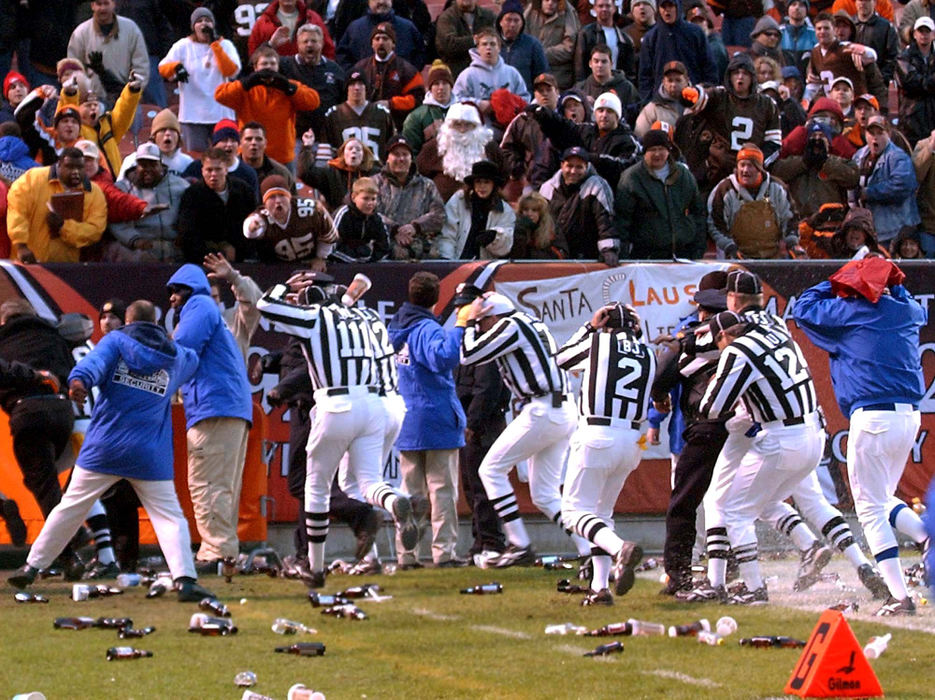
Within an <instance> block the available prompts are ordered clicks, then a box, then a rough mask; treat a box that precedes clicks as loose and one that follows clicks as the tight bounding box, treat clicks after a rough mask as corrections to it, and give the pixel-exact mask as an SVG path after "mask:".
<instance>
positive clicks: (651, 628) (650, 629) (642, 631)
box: [627, 617, 666, 637]
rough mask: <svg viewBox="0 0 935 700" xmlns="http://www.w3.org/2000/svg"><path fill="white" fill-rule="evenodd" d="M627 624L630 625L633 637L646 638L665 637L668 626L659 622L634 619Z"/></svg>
mask: <svg viewBox="0 0 935 700" xmlns="http://www.w3.org/2000/svg"><path fill="white" fill-rule="evenodd" d="M627 622H629V623H630V629H631V630H632V633H631V634H633V635H642V636H644V637H664V636H665V635H666V626H665V625H663V624H661V623H659V622H646V621H645V620H634V619H633V618H632V617H631V618H630V619H629V620H627Z"/></svg>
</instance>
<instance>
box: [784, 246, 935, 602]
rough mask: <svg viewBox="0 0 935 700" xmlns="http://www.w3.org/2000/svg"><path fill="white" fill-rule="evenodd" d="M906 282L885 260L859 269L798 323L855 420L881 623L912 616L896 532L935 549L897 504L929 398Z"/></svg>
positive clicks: (853, 474)
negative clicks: (884, 593) (882, 588)
mask: <svg viewBox="0 0 935 700" xmlns="http://www.w3.org/2000/svg"><path fill="white" fill-rule="evenodd" d="M903 279H905V275H904V274H903V273H902V271H901V270H900V269H899V268H898V267H896V265H895V264H893V263H892V262H890V261H889V260H884V259H883V258H879V257H872V258H864V259H863V260H853V261H851V262H849V263H847V264H846V265H845V266H844V267H842V268H841V269H840V270H838V271H837V272H836V273H834V274H833V275H832V276H831V278H830V281H828V282H822V283H821V284H818V285H816V286H814V287H812V288H811V289H807V290H805V291H804V292H803V293H802V295H801V296H800V297H799V298H798V299H797V300H796V302H795V308H794V310H793V314H794V317H795V320H796V323H798V324H799V326H800V327H801V328H802V330H803V331H804V332H805V334H806V335H807V336H808V337H809V340H811V341H812V343H814V344H815V345H816V346H818V347H819V348H821V349H822V350H824V351H826V352H827V353H828V356H829V364H830V367H831V383H832V384H833V386H834V393H835V395H836V396H837V400H838V406H840V408H841V413H843V414H844V415H845V416H848V417H849V418H850V431H849V433H848V438H847V474H848V477H849V479H850V482H851V491H852V492H853V494H854V506H855V509H856V511H857V518H858V520H859V521H860V524H861V526H862V527H863V529H864V535H865V536H866V538H867V544H868V545H869V547H870V551H871V553H872V554H873V556H874V558H875V559H876V561H877V565H878V566H879V568H880V573H881V575H882V576H883V580H884V581H885V582H886V585H887V587H888V588H889V591H890V597H889V598H888V599H887V601H886V602H885V603H884V605H883V607H881V608H880V610H879V611H877V613H876V614H877V615H882V616H887V615H915V612H916V606H915V603H914V602H913V601H912V598H910V597H909V591H908V589H907V588H906V580H905V578H904V575H903V570H902V566H900V562H899V548H898V546H897V542H896V537H895V536H894V534H893V528H896V529H897V530H899V531H900V532H902V533H904V534H906V535H908V536H909V537H910V538H912V539H913V540H915V541H916V542H917V543H919V544H920V545H923V547H924V549H928V539H927V535H926V532H925V527H924V526H923V524H922V521H921V520H920V519H919V516H918V515H916V514H915V512H914V511H913V510H912V508H909V507H908V506H907V505H906V504H905V503H903V502H902V501H901V500H899V499H898V498H896V497H895V496H894V493H895V492H896V485H897V484H898V483H899V479H900V477H901V476H902V473H903V470H904V469H905V467H906V457H907V456H908V455H909V452H910V450H911V449H912V446H913V444H914V443H915V438H916V434H917V433H918V432H919V425H920V415H919V402H920V401H921V399H922V395H923V392H924V383H923V379H922V365H921V362H920V360H919V329H921V328H922V326H924V325H925V324H926V322H927V318H926V317H927V314H926V312H925V310H924V309H923V308H922V306H921V305H920V304H919V303H918V302H917V301H916V300H915V299H914V298H913V297H912V295H911V294H909V292H908V291H907V290H906V288H905V287H903V286H902V282H903Z"/></svg>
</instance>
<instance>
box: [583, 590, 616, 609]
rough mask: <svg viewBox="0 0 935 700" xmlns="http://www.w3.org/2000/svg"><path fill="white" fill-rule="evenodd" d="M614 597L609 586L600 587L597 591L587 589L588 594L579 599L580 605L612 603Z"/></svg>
mask: <svg viewBox="0 0 935 700" xmlns="http://www.w3.org/2000/svg"><path fill="white" fill-rule="evenodd" d="M613 604H614V597H613V595H611V593H610V589H609V588H602V589H601V590H599V591H588V594H587V595H586V596H585V597H584V598H582V599H581V605H583V606H590V605H613Z"/></svg>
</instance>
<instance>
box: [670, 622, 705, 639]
mask: <svg viewBox="0 0 935 700" xmlns="http://www.w3.org/2000/svg"><path fill="white" fill-rule="evenodd" d="M702 631H703V632H710V631H711V623H710V622H708V621H707V620H706V619H705V618H701V619H700V620H697V621H695V622H692V623H691V624H690V625H671V626H670V627H669V636H670V637H694V636H697V634H698V633H699V632H702Z"/></svg>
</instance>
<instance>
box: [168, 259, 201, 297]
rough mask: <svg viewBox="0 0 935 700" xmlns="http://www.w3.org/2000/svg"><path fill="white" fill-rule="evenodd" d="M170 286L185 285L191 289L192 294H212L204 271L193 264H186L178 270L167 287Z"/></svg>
mask: <svg viewBox="0 0 935 700" xmlns="http://www.w3.org/2000/svg"><path fill="white" fill-rule="evenodd" d="M170 284H184V285H185V286H186V287H191V289H192V294H208V295H210V294H211V285H210V284H209V283H208V277H207V275H205V273H204V270H202V269H201V268H200V267H199V266H198V265H193V264H192V263H186V264H185V265H182V267H180V268H179V269H178V270H176V271H175V274H174V275H172V277H170V278H169V281H168V282H167V283H166V286H167V287H168V286H169V285H170Z"/></svg>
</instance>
